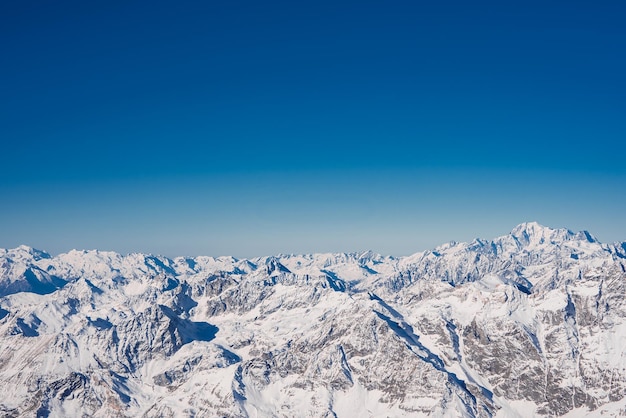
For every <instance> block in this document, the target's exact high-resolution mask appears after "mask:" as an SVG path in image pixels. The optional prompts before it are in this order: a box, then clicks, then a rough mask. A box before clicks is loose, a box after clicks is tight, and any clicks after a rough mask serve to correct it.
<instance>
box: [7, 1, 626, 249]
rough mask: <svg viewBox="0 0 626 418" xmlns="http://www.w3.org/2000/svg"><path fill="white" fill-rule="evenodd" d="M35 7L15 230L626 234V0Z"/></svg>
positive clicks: (52, 244) (401, 240)
mask: <svg viewBox="0 0 626 418" xmlns="http://www.w3.org/2000/svg"><path fill="white" fill-rule="evenodd" d="M14 3H16V4H10V5H3V6H2V12H1V13H0V16H1V17H0V39H2V41H3V42H0V56H2V57H3V58H2V61H3V62H2V65H1V66H0V96H1V97H2V100H0V140H1V143H0V144H1V146H2V156H3V158H2V164H0V193H1V195H2V205H0V247H12V246H16V245H19V244H22V243H25V244H28V245H32V246H35V247H38V248H41V249H44V250H48V251H50V252H52V253H57V252H62V251H67V250H69V249H71V248H100V249H110V250H116V251H120V252H131V251H142V252H152V253H161V254H165V255H181V254H188V255H197V254H207V255H220V254H233V255H236V256H254V255H265V254H272V253H278V252H296V253H298V252H323V251H358V250H364V249H373V250H375V251H379V252H381V253H387V254H396V255H403V254H409V253H412V252H415V251H418V250H423V249H426V248H431V247H433V246H435V245H438V244H440V243H443V242H446V241H449V240H470V239H472V238H474V237H477V236H480V237H484V238H490V237H493V236H496V235H500V234H504V233H506V232H508V231H509V230H510V229H512V228H513V226H515V225H516V224H517V223H520V222H523V221H528V220H536V221H539V222H541V223H544V224H547V225H550V226H555V227H569V228H572V229H589V230H590V231H591V232H592V233H594V234H596V235H597V236H598V238H599V239H601V240H603V241H615V240H624V239H626V217H624V215H623V214H624V212H625V209H626V193H625V192H624V186H623V185H624V184H626V182H625V180H626V164H625V163H624V156H625V155H626V145H625V144H624V142H625V141H624V139H626V80H625V78H624V76H623V74H626V55H625V54H624V53H623V51H626V28H625V26H624V25H623V21H624V18H625V17H626V5H624V3H623V2H617V1H615V2H602V1H600V2H594V3H593V4H591V3H589V2H550V4H549V5H548V4H544V3H546V2H496V1H492V2H491V1H490V2H471V4H470V2H450V1H448V2H436V3H437V4H435V5H433V4H426V2H384V3H383V2H368V1H366V2H363V1H361V2H342V1H335V2H325V1H316V2H264V3H263V2H237V1H235V2H224V3H227V4H219V3H217V2H200V1H198V2H190V1H181V2H176V3H173V2H159V1H157V2H143V1H135V2H116V1H111V2H107V3H106V4H105V3H93V2H90V3H85V2H65V1H60V2H55V3H49V4H37V5H35V4H32V3H26V2H14Z"/></svg>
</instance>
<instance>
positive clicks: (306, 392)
mask: <svg viewBox="0 0 626 418" xmlns="http://www.w3.org/2000/svg"><path fill="white" fill-rule="evenodd" d="M625 296H626V243H618V244H602V243H600V242H598V241H597V240H596V239H595V238H594V237H593V236H592V235H590V234H589V233H587V232H579V233H573V232H571V231H569V230H566V229H551V228H547V227H544V226H541V225H539V224H537V223H526V224H522V225H519V226H517V227H516V228H515V229H514V230H513V231H512V232H511V233H510V234H508V235H506V236H503V237H499V238H495V239H493V240H491V241H488V240H478V239H477V240H475V241H473V242H471V243H449V244H445V245H442V246H440V247H438V248H436V249H434V250H432V251H425V252H421V253H417V254H414V255H411V256H409V257H399V258H395V257H387V256H381V255H378V254H374V253H372V252H366V253H362V254H359V253H346V254H313V255H279V256H275V257H262V258H255V259H249V260H248V259H246V260H239V259H236V258H233V257H218V258H213V257H194V258H185V257H179V258H174V259H169V258H166V257H158V256H151V255H144V254H130V255H126V256H123V255H120V254H116V253H112V252H100V251H70V252H69V253H66V254H61V255H58V256H56V257H52V256H50V255H48V254H47V253H45V252H42V251H38V250H35V249H32V248H29V247H25V246H21V247H18V248H15V249H10V250H0V335H1V337H0V385H1V387H2V393H3V395H4V396H2V398H1V399H0V415H2V416H15V417H18V416H19V417H23V416H24V417H29V416H33V417H34V416H37V417H67V416H72V417H80V416H88V417H92V416H93V417H118V416H120V417H124V416H128V417H137V416H144V417H168V416H171V417H185V416H189V417H204V416H207V417H248V416H249V417H301V416H302V417H304V416H307V417H308V416H310V417H368V416H369V417H385V416H389V417H419V416H442V417H461V416H467V417H490V416H497V417H516V416H519V417H532V416H568V417H577V416H623V415H626V298H625ZM620 414H621V415H620Z"/></svg>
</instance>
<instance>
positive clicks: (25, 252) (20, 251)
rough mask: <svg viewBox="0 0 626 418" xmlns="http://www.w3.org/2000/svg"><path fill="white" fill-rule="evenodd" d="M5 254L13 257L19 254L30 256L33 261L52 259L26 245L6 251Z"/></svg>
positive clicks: (43, 252)
mask: <svg viewBox="0 0 626 418" xmlns="http://www.w3.org/2000/svg"><path fill="white" fill-rule="evenodd" d="M6 252H7V254H13V255H17V254H19V255H21V256H30V257H32V258H33V259H35V260H41V259H44V258H52V256H51V255H50V254H48V253H47V252H45V251H41V250H38V249H36V248H33V247H30V246H28V245H20V246H19V247H16V248H13V249H10V250H7V251H6Z"/></svg>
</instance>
